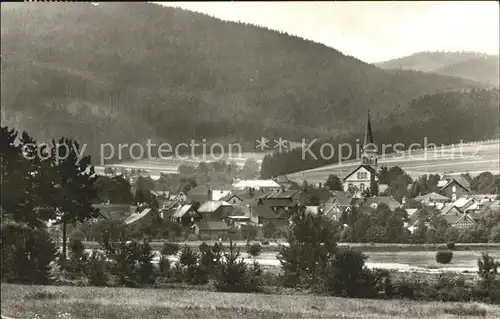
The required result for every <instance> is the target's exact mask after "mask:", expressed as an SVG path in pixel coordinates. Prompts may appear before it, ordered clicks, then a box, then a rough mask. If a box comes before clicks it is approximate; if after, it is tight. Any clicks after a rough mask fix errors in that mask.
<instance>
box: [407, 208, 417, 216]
mask: <svg viewBox="0 0 500 319" xmlns="http://www.w3.org/2000/svg"><path fill="white" fill-rule="evenodd" d="M405 211H406V213H407V214H408V218H411V217H412V216H413V215H414V214H415V213H416V212H417V211H418V209H417V208H407V209H405Z"/></svg>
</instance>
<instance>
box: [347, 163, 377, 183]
mask: <svg viewBox="0 0 500 319" xmlns="http://www.w3.org/2000/svg"><path fill="white" fill-rule="evenodd" d="M360 168H364V169H366V170H367V171H369V172H370V173H372V174H374V175H375V176H378V173H377V171H376V170H375V169H374V168H373V167H371V166H370V165H359V166H358V167H356V168H355V169H354V170H353V171H352V172H351V173H350V174H348V175H347V176H346V177H344V180H346V179H347V178H349V177H350V176H352V175H353V174H354V173H356V172H357V171H358V170H359V169H360Z"/></svg>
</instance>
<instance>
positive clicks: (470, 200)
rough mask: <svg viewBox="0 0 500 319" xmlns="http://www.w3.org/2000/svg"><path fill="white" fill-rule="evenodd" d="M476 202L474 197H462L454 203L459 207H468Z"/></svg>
mask: <svg viewBox="0 0 500 319" xmlns="http://www.w3.org/2000/svg"><path fill="white" fill-rule="evenodd" d="M475 202H476V200H475V199H474V198H466V197H462V198H459V199H457V200H456V201H455V202H453V205H455V206H457V207H458V208H466V207H468V206H470V205H471V204H473V203H475Z"/></svg>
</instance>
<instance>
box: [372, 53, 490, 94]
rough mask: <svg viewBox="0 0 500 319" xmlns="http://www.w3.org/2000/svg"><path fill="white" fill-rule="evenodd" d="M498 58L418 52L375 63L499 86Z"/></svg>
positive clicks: (469, 54)
mask: <svg viewBox="0 0 500 319" xmlns="http://www.w3.org/2000/svg"><path fill="white" fill-rule="evenodd" d="M498 59H499V56H498V54H497V55H490V54H483V53H478V52H419V53H415V54H412V55H409V56H406V57H402V58H398V59H393V60H389V61H385V62H380V63H375V65H376V66H378V67H380V68H382V69H403V70H415V71H422V72H431V73H436V74H441V75H447V76H454V77H460V78H464V79H470V80H474V81H477V82H482V83H485V84H490V85H493V86H497V87H498V85H499V75H498V71H499V63H500V62H499V60H498Z"/></svg>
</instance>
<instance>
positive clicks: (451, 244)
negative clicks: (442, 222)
mask: <svg viewBox="0 0 500 319" xmlns="http://www.w3.org/2000/svg"><path fill="white" fill-rule="evenodd" d="M446 248H448V249H449V250H455V243H453V242H449V243H447V244H446Z"/></svg>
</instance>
